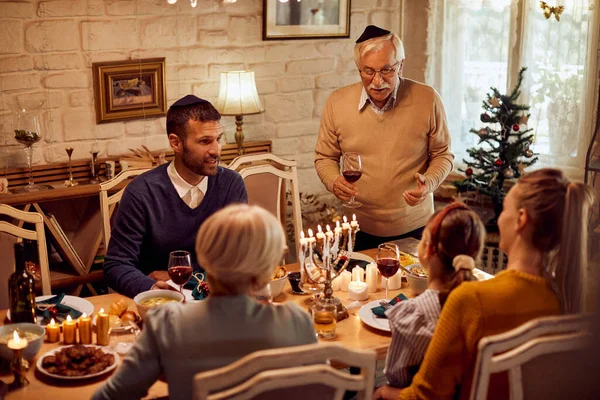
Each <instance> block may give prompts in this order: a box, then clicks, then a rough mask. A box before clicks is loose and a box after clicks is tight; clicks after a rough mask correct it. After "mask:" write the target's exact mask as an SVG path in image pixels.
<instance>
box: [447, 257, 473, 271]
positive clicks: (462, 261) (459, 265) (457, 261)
mask: <svg viewBox="0 0 600 400" xmlns="http://www.w3.org/2000/svg"><path fill="white" fill-rule="evenodd" d="M452 266H453V267H454V270H455V271H460V270H461V269H466V270H469V271H472V270H473V268H475V260H474V259H473V257H471V256H468V255H466V254H460V255H458V256H456V257H454V259H453V260H452Z"/></svg>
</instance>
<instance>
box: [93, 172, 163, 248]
mask: <svg viewBox="0 0 600 400" xmlns="http://www.w3.org/2000/svg"><path fill="white" fill-rule="evenodd" d="M151 169H152V168H138V169H127V170H125V171H123V172H121V173H119V174H118V175H117V176H115V177H114V178H112V179H110V180H108V181H106V182H103V183H101V184H100V213H101V215H102V238H103V241H104V248H105V249H108V242H109V241H110V220H111V217H112V215H113V213H114V211H115V208H116V206H117V204H118V203H119V201H121V198H122V197H123V192H124V191H125V188H124V187H123V188H121V189H120V190H119V191H117V192H116V193H113V194H111V195H110V196H109V194H108V193H109V191H111V190H112V189H113V188H114V187H115V186H117V185H119V184H120V183H121V182H123V181H124V180H125V179H129V178H132V177H135V176H138V175H141V174H143V173H144V172H147V171H150V170H151Z"/></svg>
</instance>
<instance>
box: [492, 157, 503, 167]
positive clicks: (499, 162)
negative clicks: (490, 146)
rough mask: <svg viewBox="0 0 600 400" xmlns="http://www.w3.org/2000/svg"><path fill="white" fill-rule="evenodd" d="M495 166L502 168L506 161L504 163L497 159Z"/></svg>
mask: <svg viewBox="0 0 600 400" xmlns="http://www.w3.org/2000/svg"><path fill="white" fill-rule="evenodd" d="M494 164H496V165H497V166H499V167H501V166H502V165H503V164H504V161H502V160H501V159H497V160H496V161H494Z"/></svg>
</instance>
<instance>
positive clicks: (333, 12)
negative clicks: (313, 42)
mask: <svg viewBox="0 0 600 400" xmlns="http://www.w3.org/2000/svg"><path fill="white" fill-rule="evenodd" d="M350 2H351V0H301V1H300V0H284V1H282V0H263V5H264V7H263V40H283V39H325V38H348V37H350Z"/></svg>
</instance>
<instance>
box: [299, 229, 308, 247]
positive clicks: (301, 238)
mask: <svg viewBox="0 0 600 400" xmlns="http://www.w3.org/2000/svg"><path fill="white" fill-rule="evenodd" d="M307 244H308V239H306V238H305V237H304V231H300V246H306V245H307Z"/></svg>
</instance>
